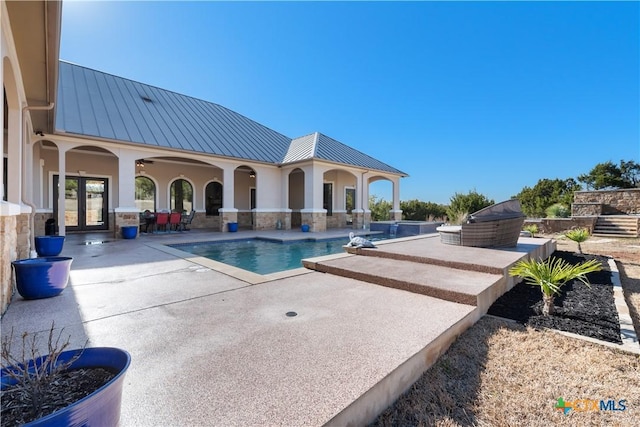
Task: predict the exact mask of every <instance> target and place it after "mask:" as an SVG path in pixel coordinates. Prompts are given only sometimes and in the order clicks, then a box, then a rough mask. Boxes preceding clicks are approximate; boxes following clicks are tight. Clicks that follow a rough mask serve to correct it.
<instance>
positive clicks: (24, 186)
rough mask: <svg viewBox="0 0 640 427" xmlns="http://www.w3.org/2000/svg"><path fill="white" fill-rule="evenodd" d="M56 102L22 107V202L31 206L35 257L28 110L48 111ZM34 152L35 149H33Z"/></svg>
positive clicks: (30, 225) (32, 254)
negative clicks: (29, 192)
mask: <svg viewBox="0 0 640 427" xmlns="http://www.w3.org/2000/svg"><path fill="white" fill-rule="evenodd" d="M54 105H55V104H54V103H53V102H52V103H50V104H49V105H43V106H33V107H29V106H28V105H27V106H26V107H22V173H21V175H22V195H21V198H22V203H24V204H25V205H27V206H29V207H30V208H31V213H29V231H30V233H29V235H30V237H29V243H30V245H29V247H30V248H31V252H30V254H29V256H30V257H31V258H35V257H37V256H38V255H37V253H36V251H35V249H34V248H35V241H36V239H35V225H34V218H35V216H36V205H35V204H34V203H33V202H32V201H31V200H29V199H28V198H27V173H26V171H27V144H28V143H29V138H28V136H27V135H28V129H27V111H34V110H36V111H48V110H51V109H53V106H54ZM32 152H33V151H32Z"/></svg>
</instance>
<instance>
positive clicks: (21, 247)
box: [16, 213, 35, 259]
mask: <svg viewBox="0 0 640 427" xmlns="http://www.w3.org/2000/svg"><path fill="white" fill-rule="evenodd" d="M16 235H17V249H18V259H24V258H30V253H31V249H32V248H31V230H30V229H29V214H28V213H21V214H20V215H18V216H17V217H16ZM33 249H34V250H35V248H33Z"/></svg>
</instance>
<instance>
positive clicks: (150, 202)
mask: <svg viewBox="0 0 640 427" xmlns="http://www.w3.org/2000/svg"><path fill="white" fill-rule="evenodd" d="M135 191H136V193H135V197H136V200H135V203H136V207H137V208H138V209H139V210H140V211H141V212H144V211H146V210H149V211H151V212H155V210H156V183H155V182H153V180H152V179H151V178H149V177H148V176H137V177H136V190H135Z"/></svg>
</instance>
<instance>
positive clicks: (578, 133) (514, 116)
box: [60, 0, 640, 204]
mask: <svg viewBox="0 0 640 427" xmlns="http://www.w3.org/2000/svg"><path fill="white" fill-rule="evenodd" d="M62 20H63V24H62V42H61V54H60V57H61V59H64V60H67V61H71V62H74V63H77V64H80V65H83V66H87V67H89V68H94V69H97V70H100V71H104V72H108V73H112V74H115V75H118V76H122V77H126V78H129V79H133V80H137V81H140V82H143V83H147V84H151V85H154V86H159V87H161V88H164V89H169V90H172V91H175V92H179V93H183V94H186V95H190V96H193V97H197V98H201V99H204V100H207V101H211V102H215V103H217V104H220V105H223V106H225V107H227V108H230V109H232V110H234V111H236V112H238V113H240V114H243V115H245V116H247V117H249V118H251V119H253V120H256V121H257V122H259V123H262V124H263V125H265V126H268V127H270V128H272V129H274V130H276V131H278V132H280V133H282V134H284V135H287V136H289V137H292V138H293V137H298V136H302V135H306V134H309V133H312V132H315V131H318V132H322V133H324V134H326V135H328V136H330V137H332V138H334V139H337V140H339V141H341V142H343V143H345V144H347V145H350V146H352V147H354V148H356V149H358V150H360V151H363V152H365V153H367V154H369V155H371V156H373V157H376V158H378V159H380V160H382V161H384V162H386V163H388V164H390V165H392V166H394V167H396V168H398V169H400V170H402V171H404V172H406V173H407V174H409V175H410V176H409V177H408V178H404V179H403V180H401V185H400V198H401V199H402V200H409V199H420V200H424V201H431V202H436V203H445V204H446V203H448V202H449V199H450V198H451V196H453V194H454V193H456V192H458V193H465V194H466V193H467V192H469V191H470V190H476V191H478V192H480V193H482V194H484V195H486V196H487V197H489V198H490V199H494V200H495V201H496V202H497V201H501V200H504V199H508V198H510V197H511V196H513V195H515V194H517V193H518V192H520V190H522V188H523V187H524V186H529V187H533V186H534V185H535V184H536V183H537V182H538V180H539V179H542V178H550V179H555V178H560V179H566V178H572V177H573V178H575V177H577V176H578V175H579V174H582V173H587V172H589V171H590V170H591V168H592V167H593V166H595V165H596V164H597V163H600V162H604V161H608V160H611V161H613V162H615V163H618V162H619V161H620V160H621V159H624V160H634V161H636V162H640V3H639V2H453V1H452V2H116V1H110V2H96V1H86V2H82V1H70V0H65V1H64V5H63V18H62ZM371 194H375V195H377V196H380V197H384V198H385V199H387V200H390V199H391V185H390V183H388V182H386V183H384V184H382V185H378V184H374V185H372V188H371Z"/></svg>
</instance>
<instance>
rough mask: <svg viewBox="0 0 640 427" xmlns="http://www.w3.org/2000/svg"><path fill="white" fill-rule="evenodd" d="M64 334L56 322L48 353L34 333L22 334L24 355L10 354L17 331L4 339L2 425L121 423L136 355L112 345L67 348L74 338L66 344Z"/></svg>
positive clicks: (112, 424) (110, 424)
mask: <svg viewBox="0 0 640 427" xmlns="http://www.w3.org/2000/svg"><path fill="white" fill-rule="evenodd" d="M61 334H62V330H61V331H60V333H59V334H57V337H56V334H55V333H54V326H53V324H52V326H51V329H50V330H49V339H48V354H46V355H44V356H41V355H39V352H38V351H37V346H36V336H35V334H33V335H31V339H29V336H28V334H25V335H23V337H22V345H23V348H22V351H21V352H20V353H19V354H20V356H14V354H13V353H11V341H12V339H13V333H12V334H11V335H10V337H9V338H8V339H6V340H3V342H2V351H1V354H2V362H3V364H5V363H6V364H7V365H9V366H7V367H5V368H3V369H2V371H1V375H2V423H3V425H23V424H25V423H26V424H25V425H27V426H92V425H99V426H116V425H118V422H119V420H120V403H121V397H122V386H123V384H124V374H125V372H126V370H127V369H128V367H129V364H130V363H131V356H130V355H129V353H127V352H126V351H124V350H121V349H118V348H111V347H95V348H82V349H78V350H67V351H65V349H66V348H67V347H68V346H69V339H67V340H66V341H65V342H62V343H61ZM27 358H28V359H29V360H26V359H27ZM5 423H6V424H5Z"/></svg>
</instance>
